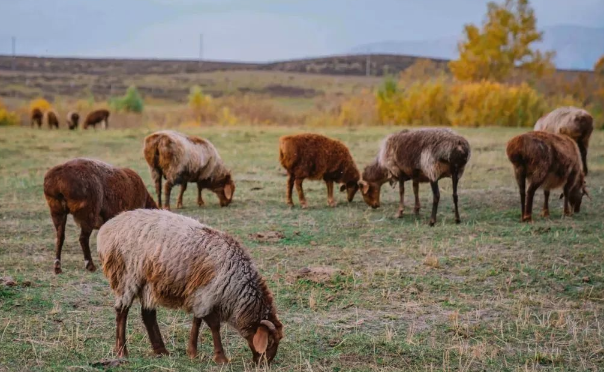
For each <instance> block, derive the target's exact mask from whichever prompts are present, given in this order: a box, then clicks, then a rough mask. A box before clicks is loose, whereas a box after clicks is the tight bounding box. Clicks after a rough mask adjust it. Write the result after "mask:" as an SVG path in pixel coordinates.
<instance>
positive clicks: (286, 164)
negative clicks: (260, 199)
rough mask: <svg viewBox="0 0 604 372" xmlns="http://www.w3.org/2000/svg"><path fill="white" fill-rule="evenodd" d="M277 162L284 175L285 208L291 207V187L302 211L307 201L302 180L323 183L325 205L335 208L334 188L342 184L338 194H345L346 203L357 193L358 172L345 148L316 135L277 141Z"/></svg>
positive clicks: (300, 135) (338, 142)
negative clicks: (325, 189) (285, 189)
mask: <svg viewBox="0 0 604 372" xmlns="http://www.w3.org/2000/svg"><path fill="white" fill-rule="evenodd" d="M279 161H280V162H281V165H282V166H283V168H285V170H286V171H287V174H288V178H287V204H288V205H290V206H293V205H294V202H293V201H292V190H293V188H294V184H295V185H296V191H298V198H299V199H300V205H301V206H302V208H306V207H307V206H308V204H307V203H306V198H305V197H304V190H303V189H302V182H303V181H304V179H306V178H309V179H311V180H323V181H325V184H326V185H327V204H328V205H329V206H331V207H335V206H336V202H335V201H334V199H333V184H334V182H336V183H341V184H342V186H341V187H340V191H341V192H344V191H347V194H348V195H347V196H348V201H349V202H351V201H352V200H353V199H354V195H355V194H356V192H357V190H358V189H359V186H358V181H359V178H360V174H359V170H358V169H357V166H356V165H355V163H354V160H353V159H352V156H351V155H350V152H349V151H348V148H347V147H346V145H344V144H343V143H342V142H340V141H338V140H334V139H331V138H327V137H325V136H322V135H319V134H312V133H304V134H298V135H293V136H283V137H281V138H280V139H279Z"/></svg>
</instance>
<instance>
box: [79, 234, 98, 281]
mask: <svg viewBox="0 0 604 372" xmlns="http://www.w3.org/2000/svg"><path fill="white" fill-rule="evenodd" d="M90 234H92V229H87V228H82V231H80V247H82V252H83V253H84V267H86V270H88V271H90V272H94V271H96V266H94V263H93V262H92V255H91V254H90Z"/></svg>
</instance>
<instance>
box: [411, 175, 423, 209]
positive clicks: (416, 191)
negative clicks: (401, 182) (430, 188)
mask: <svg viewBox="0 0 604 372" xmlns="http://www.w3.org/2000/svg"><path fill="white" fill-rule="evenodd" d="M413 195H415V206H414V207H413V213H415V214H419V208H420V207H421V205H420V203H419V182H416V181H413Z"/></svg>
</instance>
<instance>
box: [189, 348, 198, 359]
mask: <svg viewBox="0 0 604 372" xmlns="http://www.w3.org/2000/svg"><path fill="white" fill-rule="evenodd" d="M187 355H188V356H189V358H191V359H195V358H196V357H197V349H193V348H188V349H187Z"/></svg>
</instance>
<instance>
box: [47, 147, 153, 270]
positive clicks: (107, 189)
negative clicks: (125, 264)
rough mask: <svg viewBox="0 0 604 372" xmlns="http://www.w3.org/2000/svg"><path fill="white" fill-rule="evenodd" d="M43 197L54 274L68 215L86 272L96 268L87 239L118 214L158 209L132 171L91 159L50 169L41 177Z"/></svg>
mask: <svg viewBox="0 0 604 372" xmlns="http://www.w3.org/2000/svg"><path fill="white" fill-rule="evenodd" d="M44 196H45V197H46V202H47V203H48V207H49V208H50V215H51V217H52V222H53V224H54V226H55V229H56V231H57V241H56V259H55V273H56V274H59V273H61V272H62V270H61V250H62V248H63V241H64V240H65V224H66V222H67V215H68V214H72V215H73V219H74V221H75V223H76V224H77V225H78V226H79V227H80V229H81V232H80V246H81V247H82V251H83V252H84V260H85V261H84V264H85V267H86V269H87V270H89V271H95V270H96V267H95V266H94V263H93V262H92V257H91V256H90V246H89V238H90V234H91V233H92V230H95V229H98V228H100V227H101V225H103V224H104V223H105V222H106V221H107V220H109V219H110V218H113V217H114V216H116V215H117V214H118V213H120V212H123V211H126V210H130V209H136V208H157V206H156V204H155V202H154V201H153V198H152V197H151V195H149V193H148V192H147V188H146V187H145V184H144V183H143V180H142V179H141V178H140V177H139V175H138V174H136V173H135V172H134V171H133V170H131V169H127V168H116V167H113V166H111V165H109V164H107V163H104V162H102V161H98V160H92V159H83V158H78V159H73V160H69V161H67V162H66V163H63V164H60V165H57V166H55V167H53V168H51V169H50V170H49V171H48V172H46V175H45V176H44Z"/></svg>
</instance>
